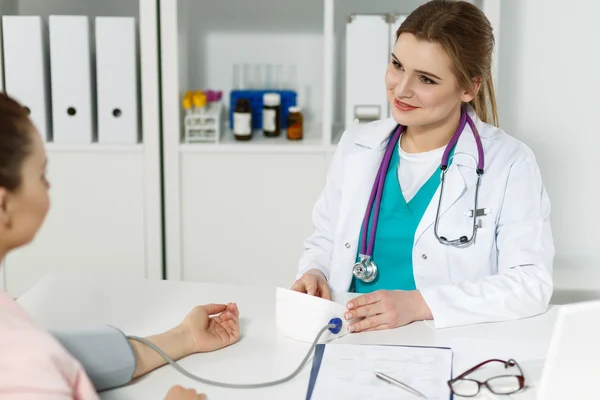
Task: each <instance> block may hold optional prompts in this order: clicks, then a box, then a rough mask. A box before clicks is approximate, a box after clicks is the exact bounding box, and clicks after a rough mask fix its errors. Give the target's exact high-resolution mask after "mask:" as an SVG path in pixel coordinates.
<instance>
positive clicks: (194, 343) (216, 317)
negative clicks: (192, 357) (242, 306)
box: [180, 303, 240, 353]
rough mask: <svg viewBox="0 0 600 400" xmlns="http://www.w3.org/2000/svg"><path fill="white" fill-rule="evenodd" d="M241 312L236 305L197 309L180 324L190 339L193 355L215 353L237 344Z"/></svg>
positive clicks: (213, 305) (215, 305) (217, 305)
mask: <svg viewBox="0 0 600 400" xmlns="http://www.w3.org/2000/svg"><path fill="white" fill-rule="evenodd" d="M238 317H239V311H238V308H237V305H236V304H235V303H229V304H227V305H225V304H207V305H203V306H197V307H195V308H194V309H193V310H192V311H190V313H189V314H188V315H187V316H186V317H185V319H184V320H183V322H182V323H181V324H180V328H182V329H183V330H184V331H185V332H186V333H187V335H188V337H189V339H190V346H191V353H200V352H207V351H214V350H218V349H221V348H223V347H226V346H229V345H230V344H233V343H235V342H237V340H238V339H239V337H240V323H239V319H238Z"/></svg>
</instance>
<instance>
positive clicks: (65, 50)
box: [48, 15, 95, 144]
mask: <svg viewBox="0 0 600 400" xmlns="http://www.w3.org/2000/svg"><path fill="white" fill-rule="evenodd" d="M48 21H49V30H50V73H51V82H52V121H53V137H54V142H56V143H65V144H66V143H68V144H85V143H91V142H92V141H93V140H94V136H95V134H94V131H95V129H94V126H95V118H94V112H93V111H94V108H95V107H94V96H93V95H92V90H93V87H94V83H93V82H92V69H91V60H90V59H91V54H90V35H89V29H90V28H89V20H88V17H87V16H62V15H61V16H57V15H51V16H50V17H49V18H48Z"/></svg>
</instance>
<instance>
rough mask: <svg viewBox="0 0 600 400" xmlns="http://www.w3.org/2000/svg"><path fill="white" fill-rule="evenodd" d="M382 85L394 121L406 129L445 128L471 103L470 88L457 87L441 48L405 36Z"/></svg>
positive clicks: (428, 42) (429, 42) (396, 49)
mask: <svg viewBox="0 0 600 400" xmlns="http://www.w3.org/2000/svg"><path fill="white" fill-rule="evenodd" d="M385 85H386V88H387V97H388V101H389V102H390V108H391V110H392V116H393V117H394V120H395V121H396V122H397V123H399V124H401V125H404V126H408V127H417V126H418V127H423V128H426V127H436V126H440V125H445V123H446V122H447V120H449V119H451V118H453V117H456V116H457V115H458V113H459V110H460V106H461V104H462V103H463V102H469V101H471V100H472V99H473V94H472V90H473V88H471V90H470V91H467V90H465V89H464V88H462V87H461V86H460V85H459V82H458V79H457V78H456V76H455V74H454V69H453V65H452V60H451V59H450V57H449V56H448V54H447V53H446V51H445V50H444V48H443V47H442V46H441V45H440V44H438V43H435V42H431V41H427V40H423V39H419V38H417V37H416V36H414V35H413V34H411V33H408V32H404V33H402V34H400V36H399V37H398V40H397V41H396V45H395V46H394V51H393V53H392V54H391V56H390V63H389V64H388V68H387V71H386V74H385Z"/></svg>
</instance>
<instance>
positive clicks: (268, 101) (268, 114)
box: [262, 93, 281, 136]
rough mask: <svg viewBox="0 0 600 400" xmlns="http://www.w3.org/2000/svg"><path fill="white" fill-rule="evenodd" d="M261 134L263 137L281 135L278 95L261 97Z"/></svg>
mask: <svg viewBox="0 0 600 400" xmlns="http://www.w3.org/2000/svg"><path fill="white" fill-rule="evenodd" d="M262 117H263V121H262V122H263V123H262V125H263V132H264V133H265V136H279V135H280V134H281V96H279V93H265V94H264V95H263V115H262Z"/></svg>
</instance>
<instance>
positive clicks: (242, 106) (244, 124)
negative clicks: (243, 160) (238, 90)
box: [233, 99, 252, 140]
mask: <svg viewBox="0 0 600 400" xmlns="http://www.w3.org/2000/svg"><path fill="white" fill-rule="evenodd" d="M233 135H234V136H235V138H236V140H250V139H252V106H251V105H250V100H248V99H239V100H238V101H237V102H236V103H235V109H234V110H233Z"/></svg>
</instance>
